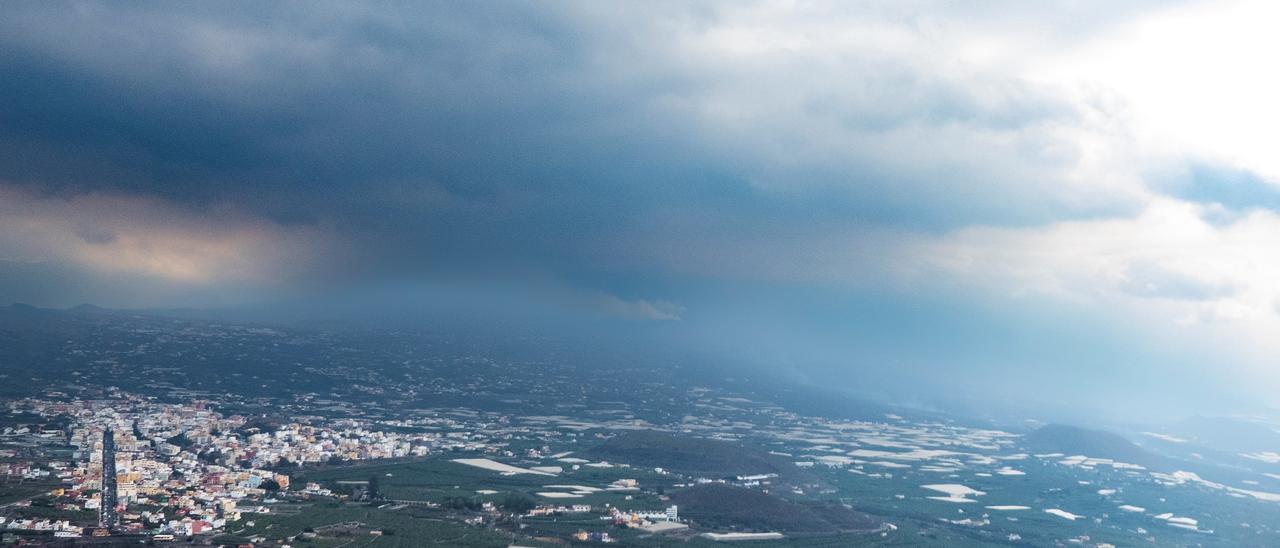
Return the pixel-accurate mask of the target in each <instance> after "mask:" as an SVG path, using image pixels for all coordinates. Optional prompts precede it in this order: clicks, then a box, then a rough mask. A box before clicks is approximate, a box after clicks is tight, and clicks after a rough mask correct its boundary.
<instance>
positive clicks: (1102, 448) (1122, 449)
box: [1022, 424, 1161, 466]
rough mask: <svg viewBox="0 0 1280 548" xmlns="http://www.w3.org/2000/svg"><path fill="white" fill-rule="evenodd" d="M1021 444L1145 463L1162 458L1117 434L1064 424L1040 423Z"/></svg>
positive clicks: (1038, 450) (1035, 449)
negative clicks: (1043, 424) (1041, 424)
mask: <svg viewBox="0 0 1280 548" xmlns="http://www.w3.org/2000/svg"><path fill="white" fill-rule="evenodd" d="M1022 444H1023V446H1024V447H1025V448H1027V449H1028V450H1030V451H1033V452H1036V453H1065V454H1067V455H1086V456H1090V457H1094V458H1106V459H1113V460H1117V461H1122V462H1128V463H1133V464H1141V465H1144V466H1146V465H1151V464H1156V463H1158V462H1160V461H1161V459H1160V457H1158V456H1157V455H1155V454H1153V453H1151V452H1149V451H1147V450H1145V449H1143V448H1141V447H1138V446H1137V445H1134V444H1133V442H1131V441H1129V440H1127V439H1125V438H1124V437H1121V436H1120V435H1117V434H1113V433H1111V432H1104V431H1101V430H1088V429H1084V428H1079V427H1076V426H1068V425H1065V424H1048V425H1045V426H1042V427H1040V428H1039V429H1037V430H1035V431H1034V432H1031V433H1030V434H1027V435H1026V436H1023V438H1022Z"/></svg>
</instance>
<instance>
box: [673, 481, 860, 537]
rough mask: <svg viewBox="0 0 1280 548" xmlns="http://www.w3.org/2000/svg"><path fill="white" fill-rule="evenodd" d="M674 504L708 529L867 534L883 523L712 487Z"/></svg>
mask: <svg viewBox="0 0 1280 548" xmlns="http://www.w3.org/2000/svg"><path fill="white" fill-rule="evenodd" d="M671 500H672V502H674V503H675V504H678V505H679V506H680V515H681V516H683V517H685V518H687V519H690V520H692V521H694V522H696V523H698V524H699V525H702V526H705V527H715V528H720V527H728V528H735V529H747V530H755V531H785V532H828V531H853V530H858V531H866V530H871V529H875V528H876V527H878V526H879V525H880V523H879V522H878V521H877V520H876V519H875V518H872V517H871V516H868V515H866V514H863V513H861V512H856V511H854V510H850V509H848V508H845V507H844V506H841V505H838V504H835V503H797V502H791V501H788V500H785V499H782V498H780V497H777V496H774V495H770V494H767V493H763V492H761V491H756V490H754V489H745V488H742V487H734V486H731V485H726V484H722V483H708V484H705V485H699V486H696V487H690V488H688V489H684V490H682V491H677V492H675V493H673V494H672V495H671Z"/></svg>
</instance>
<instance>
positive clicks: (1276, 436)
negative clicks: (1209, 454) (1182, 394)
mask: <svg viewBox="0 0 1280 548" xmlns="http://www.w3.org/2000/svg"><path fill="white" fill-rule="evenodd" d="M1174 433H1175V434H1176V435H1178V436H1179V437H1182V438H1186V439H1188V440H1190V441H1191V442H1193V443H1196V444H1199V445H1203V446H1205V447H1210V448H1213V449H1216V450H1219V451H1225V452H1233V453H1234V452H1238V453H1246V452H1260V451H1274V452H1280V433H1277V432H1276V431H1275V430H1273V429H1272V428H1271V427H1269V426H1267V425H1264V424H1259V423H1256V422H1251V421H1246V420H1240V419H1233V418H1229V417H1191V418H1188V419H1186V420H1183V421H1181V422H1179V423H1178V425H1177V426H1176V427H1175V428H1174Z"/></svg>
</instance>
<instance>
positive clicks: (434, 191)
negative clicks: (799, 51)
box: [0, 2, 1113, 274]
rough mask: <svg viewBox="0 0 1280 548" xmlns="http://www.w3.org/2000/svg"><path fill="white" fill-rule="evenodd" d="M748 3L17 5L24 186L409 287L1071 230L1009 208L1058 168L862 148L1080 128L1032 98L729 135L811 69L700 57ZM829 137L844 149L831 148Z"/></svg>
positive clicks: (992, 95)
mask: <svg viewBox="0 0 1280 548" xmlns="http://www.w3.org/2000/svg"><path fill="white" fill-rule="evenodd" d="M728 6H731V5H721V6H705V7H693V8H690V7H684V6H678V5H667V6H663V7H662V9H657V10H653V11H652V13H648V14H633V13H626V12H624V11H623V10H625V9H626V8H625V7H622V6H613V7H607V6H598V5H591V4H586V5H569V4H524V3H483V2H481V3H466V4H461V5H459V4H452V3H449V4H435V3H413V4H399V5H397V4H379V5H376V6H366V5H353V4H343V3H331V4H305V5H304V4H239V5H235V6H227V5H206V4H194V5H193V4H151V3H141V4H72V5H61V4H57V5H55V4H47V3H29V4H20V5H17V6H11V7H9V8H7V17H5V18H4V20H3V22H0V73H2V74H4V75H5V77H4V78H0V103H3V104H5V105H6V108H4V109H2V110H0V180H2V181H9V182H11V183H16V184H20V185H25V186H28V187H32V188H37V189H40V190H41V191H44V192H50V193H53V194H63V195H65V194H67V193H72V194H74V193H79V192H87V191H102V192H123V193H131V194H140V195H150V196H158V197H161V198H163V199H165V200H169V201H172V202H174V203H177V204H180V205H183V206H184V207H190V208H192V209H193V210H194V211H197V212H198V211H200V210H202V208H207V207H210V205H211V204H227V203H230V204H232V205H234V206H236V207H239V208H243V209H245V210H248V211H251V212H253V213H254V214H257V215H262V216H265V217H267V218H269V219H272V220H274V221H276V222H280V223H285V224H293V223H303V224H311V223H331V224H332V226H333V227H334V228H335V230H337V231H340V232H342V233H344V234H347V235H354V236H355V239H356V240H357V241H361V242H363V243H364V245H361V246H358V247H357V248H355V249H353V250H352V255H353V257H354V258H353V259H352V261H353V262H356V263H359V264H360V265H362V267H361V268H362V269H364V270H379V269H381V270H385V271H386V272H388V273H391V274H394V273H397V272H408V273H411V274H412V273H414V272H418V271H421V270H422V269H424V268H428V267H437V266H439V265H441V264H445V265H449V266H457V265H460V264H470V263H476V264H479V265H482V266H483V265H488V266H492V265H493V264H507V263H516V264H526V265H533V266H536V267H543V268H550V269H553V270H565V271H573V270H581V269H584V268H590V267H589V263H591V262H592V261H593V260H595V259H597V258H596V257H589V256H586V253H587V252H586V251H584V249H586V248H591V246H596V247H595V248H593V249H598V248H599V247H600V242H606V243H607V242H610V241H615V240H618V239H621V238H623V237H627V238H636V237H640V238H649V239H651V240H654V241H665V240H674V242H670V243H666V244H662V245H678V243H679V240H680V239H682V238H685V237H688V235H687V234H684V235H681V234H669V233H664V234H649V233H648V232H647V231H654V230H655V223H656V221H655V218H659V219H660V218H664V217H665V216H667V215H669V214H670V212H671V211H677V212H681V214H683V215H687V216H689V217H692V218H695V219H702V220H699V221H698V222H699V223H702V224H704V225H705V224H706V223H707V222H708V221H705V219H711V220H713V222H714V223H716V225H715V226H703V227H701V230H709V231H715V232H720V233H737V232H739V231H753V230H754V231H759V230H761V229H760V228H758V227H769V226H774V227H781V229H782V230H788V231H793V232H796V236H797V237H800V236H803V235H804V234H806V233H811V232H815V231H818V230H822V227H823V226H827V225H848V224H850V223H852V224H859V223H889V224H898V225H906V226H918V227H935V228H936V227H946V226H954V225H956V224H963V223H966V222H973V221H976V220H981V221H983V222H1018V223H1025V222H1034V221H1037V220H1046V219H1050V218H1053V217H1054V216H1056V215H1059V214H1063V213H1064V212H1063V211H1059V208H1058V206H1057V205H1055V202H1054V198H1053V197H1052V196H1048V197H1046V196H1036V199H1035V200H1033V201H1028V200H1021V201H1019V202H1018V203H1015V204H1009V203H1007V202H1008V201H1009V198H1010V195H1011V192H1015V193H1014V194H1013V196H1015V197H1016V196H1017V194H1016V192H1028V193H1029V194H1028V196H1032V195H1035V194H1036V192H1035V190H1034V187H1028V186H1027V185H1026V184H1025V183H1024V182H1023V181H1022V179H1023V178H1026V177H1039V176H1040V175H1041V173H1038V172H1036V171H1035V170H1036V169H1037V165H1038V164H1037V162H1039V161H1040V160H1035V159H1033V160H1030V161H1024V160H1025V159H1024V160H1020V159H1017V158H1013V159H1009V160H1001V159H994V160H990V159H987V160H983V161H984V162H985V163H987V164H989V165H990V167H985V166H979V165H976V164H973V163H972V160H971V159H969V158H966V157H970V158H971V157H972V155H970V154H967V153H965V152H963V151H961V152H957V153H956V155H957V158H955V159H953V160H946V161H941V162H940V163H933V164H930V163H928V162H926V163H923V164H921V163H920V162H919V161H918V160H916V159H913V158H911V157H910V156H911V154H901V156H902V158H899V159H898V160H897V161H887V162H885V161H882V160H883V159H884V157H885V156H886V155H892V154H895V152H894V151H893V150H892V149H891V150H889V151H888V152H886V150H874V149H871V148H870V147H867V148H866V150H862V151H860V150H858V148H860V145H859V143H858V142H857V141H856V140H854V141H849V140H846V139H844V138H843V137H842V133H843V132H853V133H858V134H859V135H862V136H863V138H866V139H873V140H879V137H880V135H881V134H884V133H885V132H888V131H891V130H894V129H900V128H911V127H921V126H923V127H926V128H927V127H942V128H956V127H966V126H973V127H976V128H980V129H981V130H982V131H987V130H988V129H990V130H994V131H1012V132H1027V131H1033V130H1034V128H1035V126H1036V125H1037V124H1042V123H1044V122H1045V121H1047V120H1057V119H1064V118H1066V119H1069V118H1070V117H1072V116H1074V114H1073V113H1072V112H1071V110H1070V108H1068V107H1066V106H1064V105H1063V104H1062V103H1060V102H1058V101H1056V100H1055V99H1054V98H1052V97H1043V96H1040V95H1037V92H1036V91H1035V90H1033V89H1030V88H1027V87H1025V86H1023V85H1021V84H1018V83H1015V82H1001V81H993V82H990V83H984V84H983V86H979V87H978V88H976V89H975V88H973V86H972V84H973V82H970V81H967V80H965V79H963V78H959V79H957V78H951V79H948V78H944V77H937V76H932V75H929V74H927V73H926V72H924V71H923V69H922V67H918V66H910V65H904V64H902V63H901V62H900V60H899V59H896V58H894V57H893V56H891V55H890V56H876V55H870V56H868V57H866V58H854V59H851V60H846V61H847V63H848V65H847V66H842V67H841V69H851V70H852V71H851V72H845V71H843V70H841V71H840V72H838V74H839V75H840V77H841V78H842V79H848V80H850V81H853V82H855V83H856V84H857V85H856V86H854V87H856V88H857V90H860V91H856V93H855V92H854V91H852V90H851V89H848V88H842V87H839V86H830V85H828V82H825V80H824V79H825V78H826V76H823V77H818V78H817V79H816V80H815V81H812V82H810V83H808V84H804V83H802V82H800V81H799V80H795V81H794V82H793V83H794V84H795V85H796V87H797V88H798V89H802V91H803V96H801V97H799V98H798V100H799V102H800V104H798V105H795V107H794V108H795V109H797V112H798V113H799V115H801V116H804V117H806V119H793V117H792V115H789V114H786V113H785V112H783V113H781V114H779V115H778V116H770V115H768V114H764V113H767V112H769V111H772V110H775V107H774V106H773V105H771V103H770V99H769V98H767V97H765V98H758V97H747V98H744V99H743V101H744V102H742V103H740V104H733V105H731V106H732V107H733V108H740V109H744V111H745V112H744V114H743V115H744V116H745V117H746V119H747V120H748V121H749V124H748V125H746V126H743V127H740V128H736V129H735V128H728V129H727V130H726V128H723V127H719V126H714V125H713V126H709V125H708V121H707V120H706V119H704V118H702V117H701V115H702V113H703V111H704V110H705V108H706V107H707V105H708V104H711V105H716V104H720V103H722V102H728V101H733V100H734V99H735V98H734V97H727V98H726V97H721V96H720V95H719V91H718V90H720V89H722V88H725V87H727V86H735V87H743V88H745V89H752V88H753V87H760V88H762V89H765V90H766V91H767V88H765V85H767V84H766V83H765V82H763V81H761V82H756V81H755V79H756V78H757V77H760V76H762V75H763V77H765V78H766V79H769V78H770V77H771V75H776V76H777V77H779V78H783V79H785V78H789V77H790V76H791V75H793V74H797V75H799V74H802V73H803V72H804V71H810V70H811V68H810V67H808V66H807V65H806V63H808V62H809V61H808V60H806V59H803V58H798V57H797V58H792V57H776V56H775V57H772V58H770V57H768V56H764V57H762V58H760V59H755V60H752V59H733V60H729V61H728V62H726V63H725V64H724V66H717V65H715V64H714V63H711V62H709V61H708V60H706V59H697V58H695V57H696V55H697V53H696V52H686V51H685V50H683V49H682V47H681V42H682V41H688V40H689V39H690V37H695V38H696V37H699V36H700V33H703V32H705V31H707V30H708V29H710V28H712V27H714V26H715V25H716V24H717V23H718V22H719V21H720V20H721V19H722V18H723V17H724V14H723V13H722V12H724V11H726V10H728ZM846 61H842V63H844V62H846ZM817 69H818V70H820V71H832V70H833V67H822V66H820V65H819V66H818V67H817ZM890 69H892V70H890ZM797 71H798V72H797ZM775 73H776V74H775ZM835 74H836V73H833V74H831V75H829V76H834V75H835ZM806 86H807V87H806ZM808 88H813V89H808ZM778 100H779V101H788V100H790V99H787V98H783V97H780V98H778ZM788 108H791V107H788ZM754 110H759V111H760V112H761V113H760V114H757V113H756V112H753V111H754ZM814 121H819V122H821V123H824V124H825V123H828V122H829V123H830V124H831V129H829V130H828V129H820V131H819V132H818V133H813V134H811V135H810V134H807V133H806V132H809V133H812V131H813V130H812V129H803V128H805V127H807V126H810V125H812V123H813V122H814ZM779 124H781V125H779ZM797 131H799V133H796V132H797ZM833 135H834V136H833ZM900 139H904V142H911V141H910V138H909V137H906V138H900ZM957 139H958V140H959V141H963V140H964V139H963V136H958V137H957ZM884 140H885V141H889V140H890V138H889V137H885V138H884ZM811 142H812V143H816V145H814V146H813V147H812V148H810V145H811V144H812V143H811ZM797 146H798V147H800V148H796V149H794V150H791V149H793V148H795V147H797ZM1037 146H1039V145H1037ZM1043 146H1045V147H1048V148H1047V149H1049V150H1051V149H1052V147H1053V144H1052V143H1049V144H1045V145H1043ZM1023 148H1024V149H1025V146H1024V147H1023ZM841 149H843V150H844V151H846V152H837V151H838V150H841ZM770 150H773V151H780V152H781V153H782V154H785V155H788V156H796V157H797V159H796V160H794V161H788V160H786V159H779V158H774V157H771V154H770V153H769V152H768V151H770ZM995 153H996V154H1000V152H999V151H996V152H995ZM1018 154H1022V153H1018ZM1032 154H1037V155H1041V156H1043V154H1042V153H1039V152H1033V153H1032ZM1067 154H1068V155H1067V158H1068V160H1067V161H1069V158H1070V153H1069V152H1068V153H1067ZM806 155H807V156H809V157H807V158H806V157H805V156H806ZM1006 168H1007V169H1006ZM1001 170H1005V171H1007V172H1010V173H1011V174H1010V173H1002V172H1001ZM944 175H945V177H944ZM780 181H782V182H783V183H781V184H782V186H783V187H785V188H782V189H779V188H778V187H779V184H780V183H779V182H780ZM796 181H800V183H795V182H796ZM1001 181H1003V182H1001ZM978 182H983V183H984V184H986V183H990V185H988V186H982V185H978V184H976V183H978ZM1049 183H1052V181H1049ZM1026 188H1032V189H1033V190H1015V189H1026ZM796 189H798V190H796ZM920 191H923V192H920ZM1030 204H1046V205H1043V206H1039V205H1030ZM1019 206H1022V207H1019ZM1090 207H1092V206H1087V207H1086V210H1085V211H1084V212H1085V213H1087V212H1088V209H1089V208H1090ZM1105 208H1113V206H1112V205H1106V206H1105ZM1080 213H1081V211H1075V212H1074V213H1073V212H1072V211H1071V210H1070V208H1068V210H1067V211H1065V214H1080ZM656 230H658V231H659V232H661V231H662V229H661V228H660V227H659V228H657V229H656ZM646 234H648V236H646Z"/></svg>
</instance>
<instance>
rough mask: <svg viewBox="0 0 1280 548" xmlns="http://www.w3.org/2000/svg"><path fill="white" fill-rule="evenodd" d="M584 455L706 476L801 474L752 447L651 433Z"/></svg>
mask: <svg viewBox="0 0 1280 548" xmlns="http://www.w3.org/2000/svg"><path fill="white" fill-rule="evenodd" d="M584 454H585V455H587V456H588V458H593V459H600V460H609V461H616V462H625V463H628V464H632V465H635V466H643V467H650V468H653V467H661V468H665V469H668V470H671V471H674V472H680V473H684V474H693V475H705V476H707V477H724V476H734V475H746V474H779V475H780V476H784V477H785V476H792V477H794V476H798V475H800V474H801V473H800V472H799V471H798V470H797V468H796V467H795V465H794V464H792V463H791V462H790V461H789V460H788V459H786V458H783V457H780V456H777V455H771V454H769V453H768V452H766V451H762V450H760V449H758V448H755V447H749V446H745V445H741V444H737V443H730V442H727V441H719V440H709V439H704V438H695V437H691V436H676V435H672V434H667V433H664V432H655V431H652V430H635V431H631V432H624V433H622V434H618V435H617V436H614V437H613V438H610V439H609V440H608V441H605V442H604V443H602V444H600V445H598V446H596V447H593V448H591V449H589V450H587V451H586V452H585V453H584Z"/></svg>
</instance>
